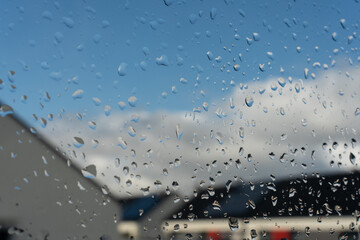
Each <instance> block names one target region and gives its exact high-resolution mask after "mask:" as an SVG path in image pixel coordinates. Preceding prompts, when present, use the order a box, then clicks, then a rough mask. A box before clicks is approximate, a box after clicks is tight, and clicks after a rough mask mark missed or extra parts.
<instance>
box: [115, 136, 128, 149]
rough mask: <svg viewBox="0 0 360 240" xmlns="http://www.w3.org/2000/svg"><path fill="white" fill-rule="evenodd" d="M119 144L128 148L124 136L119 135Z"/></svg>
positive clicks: (123, 147)
mask: <svg viewBox="0 0 360 240" xmlns="http://www.w3.org/2000/svg"><path fill="white" fill-rule="evenodd" d="M117 145H118V146H120V147H121V148H122V149H124V150H125V149H126V148H127V143H126V141H125V140H124V139H123V138H122V137H118V144H117Z"/></svg>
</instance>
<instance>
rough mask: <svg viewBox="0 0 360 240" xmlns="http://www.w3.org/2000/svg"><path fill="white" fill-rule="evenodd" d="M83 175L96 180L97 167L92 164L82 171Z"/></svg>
mask: <svg viewBox="0 0 360 240" xmlns="http://www.w3.org/2000/svg"><path fill="white" fill-rule="evenodd" d="M81 173H82V175H83V176H84V177H86V178H95V177H96V174H97V171H96V166H95V165H94V164H91V165H89V166H87V167H85V168H83V169H82V170H81Z"/></svg>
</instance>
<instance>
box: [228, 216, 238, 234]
mask: <svg viewBox="0 0 360 240" xmlns="http://www.w3.org/2000/svg"><path fill="white" fill-rule="evenodd" d="M228 224H229V228H230V230H231V231H236V230H238V229H239V221H238V219H237V218H234V217H230V218H229V221H228Z"/></svg>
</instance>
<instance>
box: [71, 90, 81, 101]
mask: <svg viewBox="0 0 360 240" xmlns="http://www.w3.org/2000/svg"><path fill="white" fill-rule="evenodd" d="M83 96H84V90H82V89H78V90H76V91H75V92H74V93H73V94H72V97H73V99H81V98H82V97H83Z"/></svg>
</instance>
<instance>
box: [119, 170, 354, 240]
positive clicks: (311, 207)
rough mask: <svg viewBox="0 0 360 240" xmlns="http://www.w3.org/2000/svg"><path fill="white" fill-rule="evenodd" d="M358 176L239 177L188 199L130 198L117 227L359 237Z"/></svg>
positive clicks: (141, 235)
mask: <svg viewBox="0 0 360 240" xmlns="http://www.w3.org/2000/svg"><path fill="white" fill-rule="evenodd" d="M359 177H360V175H359V173H358V172H353V173H350V174H342V175H330V176H321V175H319V174H314V175H313V176H306V175H303V176H302V177H301V178H294V179H290V180H281V181H277V180H271V181H269V182H258V183H252V182H250V183H245V182H241V181H240V180H239V182H240V183H237V185H235V184H233V185H234V186H233V187H231V186H229V185H230V184H228V185H227V187H224V188H213V187H212V186H209V187H207V188H203V189H199V190H198V191H194V196H193V197H192V199H191V200H190V199H188V198H187V197H183V198H182V200H180V199H179V196H176V195H169V196H152V197H148V198H142V199H136V200H132V201H130V202H128V204H129V205H131V206H132V208H128V207H124V208H125V209H127V210H125V212H124V213H125V215H124V220H127V221H123V222H121V223H120V224H119V231H120V232H121V233H122V234H125V235H127V236H128V237H134V238H136V239H147V238H148V239H149V238H152V237H159V238H160V237H165V239H169V238H171V239H184V238H186V239H272V240H275V239H288V240H290V239H304V238H306V239H359V235H358V232H359V226H358V221H359V218H360V211H359V208H360V207H359V189H360V178H359ZM146 206H147V208H146ZM151 207H152V208H151ZM139 209H140V212H141V214H139ZM126 211H128V213H126ZM130 213H132V214H134V215H132V218H129V216H130V215H131V214H130ZM135 215H136V216H135ZM129 220H132V221H129ZM130 226H132V228H130Z"/></svg>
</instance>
